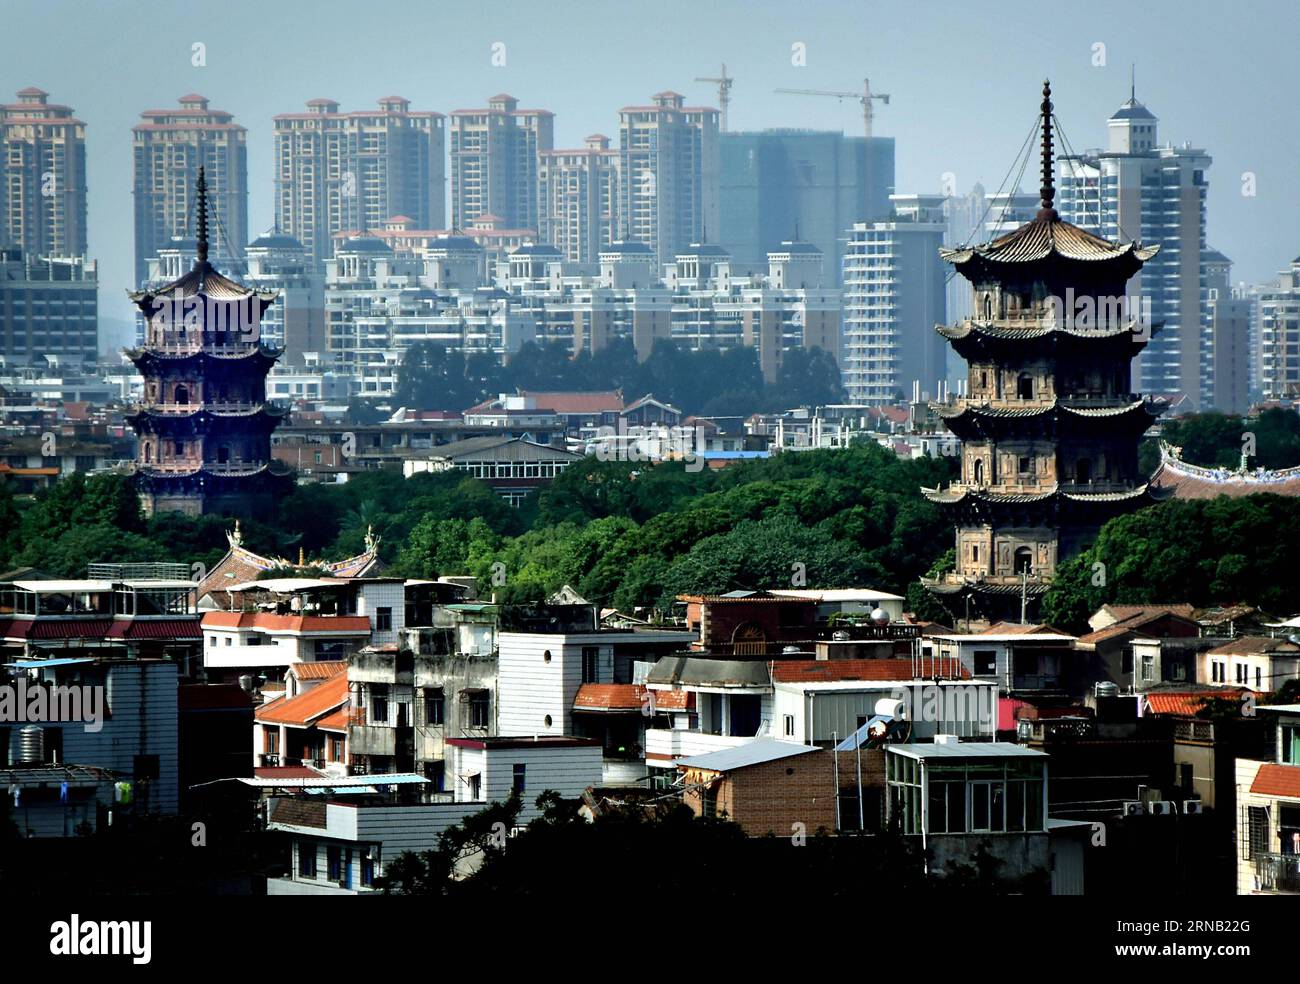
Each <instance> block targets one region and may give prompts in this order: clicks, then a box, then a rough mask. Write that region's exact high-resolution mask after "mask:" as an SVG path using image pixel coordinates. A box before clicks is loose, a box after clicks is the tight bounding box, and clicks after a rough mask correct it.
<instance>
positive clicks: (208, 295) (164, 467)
mask: <svg viewBox="0 0 1300 984" xmlns="http://www.w3.org/2000/svg"><path fill="white" fill-rule="evenodd" d="M196 208H197V212H198V220H197V227H198V258H197V260H196V261H195V264H194V268H193V269H192V270H190V272H189V273H187V274H186V275H185V276H183V277H181V278H180V279H179V280H175V281H172V282H171V283H169V284H166V285H164V286H161V287H158V288H153V289H147V290H141V291H137V292H134V293H132V294H130V298H131V300H132V301H133V302H134V303H135V305H136V306H137V307H138V308H139V309H140V311H141V313H142V314H143V315H144V320H145V332H144V344H143V345H142V346H141V347H139V348H137V349H131V350H128V351H127V356H128V357H129V358H130V359H131V361H132V362H133V363H135V365H136V367H137V368H138V369H139V370H140V373H141V375H142V376H144V395H143V400H142V402H141V403H139V404H138V405H137V406H136V407H135V408H134V409H133V411H132V412H131V413H130V414H129V415H128V417H127V421H128V422H129V423H130V425H131V427H132V428H133V429H134V430H135V432H136V437H137V446H136V459H135V467H134V472H133V474H134V480H135V483H136V488H137V490H138V492H139V494H140V501H141V504H142V506H143V508H144V511H145V513H146V515H153V514H155V513H161V512H181V513H185V514H187V515H191V516H198V515H203V514H207V513H218V514H224V515H233V516H249V517H255V518H266V517H269V516H271V515H273V514H274V511H275V506H276V502H277V499H278V498H279V497H280V496H281V495H283V494H285V493H287V492H288V491H289V489H290V488H291V487H292V478H291V472H290V469H289V468H288V467H286V466H284V465H281V464H280V463H279V462H277V461H274V460H273V459H272V457H271V432H272V431H273V430H274V429H275V428H276V426H277V425H278V424H279V423H280V421H281V420H282V419H283V417H284V415H285V413H286V412H287V410H286V409H285V408H282V407H279V406H276V405H274V404H272V403H269V402H268V401H267V399H266V375H267V373H268V372H269V371H270V369H271V367H272V366H273V365H274V364H275V361H276V360H277V359H278V358H279V357H280V356H281V354H282V352H281V351H280V350H278V349H273V348H271V347H270V346H268V345H265V344H264V343H263V342H262V340H261V332H260V324H261V317H262V314H263V312H264V311H265V310H266V309H267V308H268V307H270V305H271V304H272V303H274V301H275V298H276V294H275V292H273V291H271V292H263V291H253V290H250V289H248V288H247V287H244V286H243V285H242V284H239V283H236V282H235V281H233V280H230V279H228V278H226V277H223V276H222V275H221V274H219V273H218V272H217V271H216V270H215V269H214V268H213V267H212V265H211V264H210V263H209V262H208V211H207V210H208V202H207V183H206V180H205V176H204V172H203V169H202V168H200V169H199V179H198V187H197V206H196Z"/></svg>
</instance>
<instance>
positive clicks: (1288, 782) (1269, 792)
mask: <svg viewBox="0 0 1300 984" xmlns="http://www.w3.org/2000/svg"><path fill="white" fill-rule="evenodd" d="M1250 791H1251V792H1252V793H1263V794H1264V795H1265V796H1283V797H1285V798H1287V799H1300V765H1278V764H1276V763H1273V762H1269V763H1266V764H1264V765H1261V766H1260V767H1259V772H1257V773H1255V781H1254V782H1253V783H1251V784H1250Z"/></svg>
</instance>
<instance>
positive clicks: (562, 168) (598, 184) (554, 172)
mask: <svg viewBox="0 0 1300 984" xmlns="http://www.w3.org/2000/svg"><path fill="white" fill-rule="evenodd" d="M585 144H586V145H585V146H584V147H581V148H578V149H574V150H543V151H540V152H539V154H538V165H537V181H538V186H539V187H538V208H539V222H540V227H539V229H538V232H539V233H540V238H541V240H542V242H545V243H550V244H551V245H552V246H554V247H556V248H557V249H558V250H559V251H560V253H561V254H562V255H563V256H564V258H565V259H566V260H570V261H572V262H574V263H596V262H598V261H599V258H600V252H601V250H603V249H605V248H606V247H607V246H609V244H610V243H612V242H613V241H614V240H615V238H617V233H616V230H615V228H614V216H615V213H616V210H617V207H618V156H619V155H618V151H617V150H613V149H611V148H610V146H609V137H607V136H605V135H604V134H600V133H596V134H592V135H591V136H589V137H588V138H587V139H586V141H585Z"/></svg>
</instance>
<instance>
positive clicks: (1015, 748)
mask: <svg viewBox="0 0 1300 984" xmlns="http://www.w3.org/2000/svg"><path fill="white" fill-rule="evenodd" d="M889 751H891V752H897V753H898V754H899V755H906V756H908V757H909V758H918V759H932V758H936V759H937V758H963V759H969V758H1044V759H1045V758H1047V753H1046V752H1040V751H1038V750H1037V749H1036V748H1027V747H1025V746H1024V745H1015V744H1012V743H1011V742H1007V741H960V742H949V743H947V744H942V745H890V746H889Z"/></svg>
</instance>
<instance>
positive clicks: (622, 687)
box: [573, 683, 658, 711]
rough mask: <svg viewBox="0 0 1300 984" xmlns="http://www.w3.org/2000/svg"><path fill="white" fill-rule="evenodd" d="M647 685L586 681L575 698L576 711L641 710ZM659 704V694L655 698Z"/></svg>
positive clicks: (574, 707)
mask: <svg viewBox="0 0 1300 984" xmlns="http://www.w3.org/2000/svg"><path fill="white" fill-rule="evenodd" d="M645 692H646V691H645V687H643V686H641V685H640V684H637V683H584V684H583V685H582V686H581V687H579V688H578V693H577V696H575V697H574V698H573V709H574V710H575V711H640V710H641V707H642V705H643V704H644V703H645ZM655 703H656V705H657V704H658V695H656V698H655Z"/></svg>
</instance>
